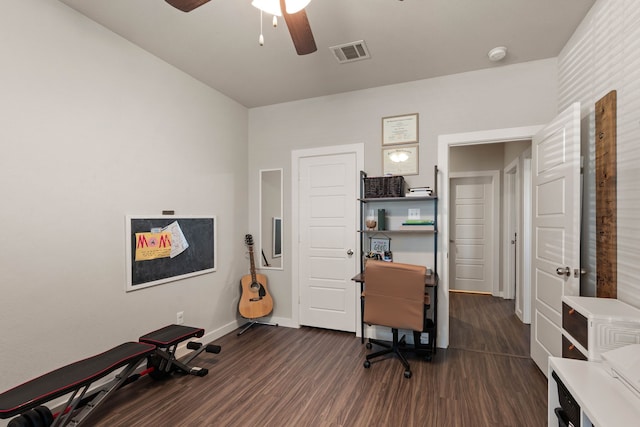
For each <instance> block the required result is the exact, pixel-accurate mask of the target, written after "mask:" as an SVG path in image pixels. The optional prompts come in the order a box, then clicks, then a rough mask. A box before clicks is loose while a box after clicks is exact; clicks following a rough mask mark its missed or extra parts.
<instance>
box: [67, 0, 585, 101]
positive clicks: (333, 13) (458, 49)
mask: <svg viewBox="0 0 640 427" xmlns="http://www.w3.org/2000/svg"><path fill="white" fill-rule="evenodd" d="M60 1H61V2H62V3H66V4H67V5H69V6H71V7H72V8H74V9H76V10H78V11H79V12H80V13H82V14H84V15H86V16H88V17H89V18H91V19H93V20H94V21H97V22H98V23H100V24H102V25H104V26H105V27H107V28H109V29H111V30H112V31H114V32H115V33H117V34H120V35H121V36H122V37H124V38H126V39H128V40H130V41H132V42H133V43H135V44H137V45H139V46H141V47H142V48H143V49H145V50H147V51H149V52H151V53H153V54H154V55H156V56H158V57H160V58H162V59H163V60H165V61H166V62H168V63H170V64H173V65H174V66H175V67H177V68H179V69H181V70H183V71H185V72H186V73H188V74H190V75H191V76H193V77H195V78H196V79H198V80H200V81H202V82H204V83H205V84H207V85H209V86H211V87H213V88H214V89H217V90H218V91H220V92H222V93H224V94H225V95H227V96H229V97H231V98H233V99H235V100H236V101H238V102H239V103H241V104H243V105H245V106H246V107H257V106H263V105H270V104H276V103H280V102H286V101H293V100H297V99H304V98H312V97H317V96H323V95H329V94H335V93H341V92H348V91H353V90H359V89H365V88H371V87H376V86H383V85H389V84H394V83H401V82H407V81H412V80H419V79H425V78H431V77H436V76H442V75H447V74H455V73H461V72H465V71H471V70H478V69H482V68H489V67H496V66H503V65H505V64H514V63H518V62H526V61H532V60H537V59H543V58H550V57H556V56H557V55H558V54H559V53H560V50H561V49H562V47H563V46H564V45H565V44H566V42H567V41H568V39H569V37H570V36H571V34H572V33H573V31H574V30H575V28H576V27H577V25H578V24H579V23H580V21H581V20H582V18H584V16H585V15H586V13H587V12H588V10H589V9H590V8H591V6H592V5H593V3H594V1H595V0H404V1H399V0H312V1H311V4H310V5H309V6H308V7H307V9H306V11H307V16H308V18H309V22H310V24H311V28H312V30H313V34H314V36H315V40H316V44H317V46H318V51H317V52H315V53H312V54H310V55H306V56H298V55H297V54H296V52H295V49H294V47H293V44H292V42H291V39H290V37H289V33H288V31H287V28H286V24H285V22H284V20H283V19H280V21H279V26H278V28H276V29H274V28H273V27H272V26H271V17H270V16H267V15H265V16H264V18H263V22H264V28H263V33H264V37H265V45H264V46H262V47H261V46H259V45H258V35H259V34H260V12H259V11H258V10H257V9H255V8H254V7H252V6H251V0H211V1H210V2H209V3H207V4H205V5H203V6H201V7H199V8H197V9H195V10H193V11H192V12H189V13H184V12H181V11H179V10H177V9H174V8H173V7H171V6H170V5H169V4H168V3H166V2H165V1H164V0H60ZM357 40H364V41H365V43H366V44H367V47H368V49H369V52H370V54H371V59H368V60H363V61H358V62H351V63H346V64H338V62H337V61H336V59H335V58H334V56H333V54H332V53H331V51H330V50H329V49H328V48H329V47H330V46H334V45H338V44H344V43H348V42H352V41H357ZM501 45H504V46H506V47H507V48H508V50H509V51H508V54H507V57H506V58H505V60H503V61H502V62H500V63H497V64H496V63H492V62H490V61H489V59H488V58H487V52H488V51H489V50H490V49H492V48H494V47H496V46H501Z"/></svg>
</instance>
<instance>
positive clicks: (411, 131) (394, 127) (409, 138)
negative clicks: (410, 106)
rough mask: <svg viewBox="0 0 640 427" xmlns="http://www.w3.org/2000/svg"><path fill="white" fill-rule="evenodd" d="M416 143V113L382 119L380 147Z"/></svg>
mask: <svg viewBox="0 0 640 427" xmlns="http://www.w3.org/2000/svg"><path fill="white" fill-rule="evenodd" d="M417 142H418V113H414V114H405V115H403V116H390V117H383V118H382V145H393V144H413V143H417Z"/></svg>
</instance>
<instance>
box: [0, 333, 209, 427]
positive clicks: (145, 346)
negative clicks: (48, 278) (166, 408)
mask: <svg viewBox="0 0 640 427" xmlns="http://www.w3.org/2000/svg"><path fill="white" fill-rule="evenodd" d="M203 335H204V329H200V328H192V327H189V326H182V325H170V326H166V327H164V328H162V329H158V330H157V331H154V332H150V333H148V334H146V335H144V336H142V337H140V342H127V343H124V344H120V345H119V346H117V347H114V348H112V349H111V350H108V351H105V352H104V353H100V354H98V355H95V356H93V357H89V358H87V359H84V360H80V361H78V362H74V363H71V364H69V365H67V366H63V367H62V368H59V369H56V370H55V371H51V372H49V373H47V374H44V375H42V376H40V377H38V378H35V379H33V380H31V381H28V382H26V383H24V384H21V385H19V386H17V387H14V388H12V389H10V390H7V391H5V392H4V393H2V394H0V419H6V418H11V417H16V416H18V415H19V416H18V417H17V418H14V419H13V420H11V421H10V423H9V426H10V427H13V426H16V427H40V426H44V427H48V426H53V427H58V426H66V425H72V426H80V425H82V424H83V423H84V422H85V421H86V419H87V417H88V416H89V414H90V413H91V412H92V411H94V410H95V409H96V408H97V407H98V406H99V405H100V404H101V403H102V402H104V401H105V399H106V398H107V397H108V396H109V395H111V393H113V392H114V391H115V390H117V389H119V388H120V387H122V386H123V385H125V384H128V383H130V382H133V381H135V380H136V379H138V378H139V377H140V376H141V375H142V374H134V371H135V370H136V368H138V366H140V364H141V363H143V362H144V361H145V360H146V361H147V367H148V369H147V370H145V371H144V373H148V374H149V376H151V377H152V378H154V379H159V378H165V377H166V376H168V375H169V374H170V373H171V372H174V371H181V372H184V373H187V374H191V375H197V376H204V375H206V374H207V373H208V370H207V369H204V368H194V367H190V366H188V363H190V362H191V361H192V360H193V359H194V358H195V357H196V356H197V355H199V354H200V353H202V352H203V351H207V352H209V353H219V352H220V347H219V346H217V345H213V344H207V345H203V344H201V343H198V342H189V343H188V344H187V348H189V349H191V350H194V351H193V352H192V353H191V354H190V355H189V356H188V357H187V358H186V359H185V360H183V361H178V360H176V358H175V352H176V349H177V346H178V344H179V343H181V342H183V341H185V340H187V339H189V338H194V337H198V338H199V337H202V336H203ZM119 368H123V369H122V371H121V372H119V373H118V374H117V375H116V376H115V378H114V379H113V380H111V381H110V382H108V383H107V384H105V385H103V386H101V387H99V388H98V389H97V390H91V392H90V393H89V394H87V393H88V392H89V390H90V388H91V385H92V384H94V383H95V382H96V381H98V380H100V379H103V378H104V377H106V376H107V375H109V374H110V373H112V372H114V371H116V370H117V369H119ZM65 395H69V398H68V399H67V402H66V405H65V406H64V407H65V408H66V409H64V410H63V411H61V412H60V413H59V414H57V415H56V416H54V415H53V414H52V413H51V411H50V410H49V409H48V408H47V407H45V406H43V405H44V404H45V403H47V402H49V401H51V400H53V399H55V398H58V397H61V396H65Z"/></svg>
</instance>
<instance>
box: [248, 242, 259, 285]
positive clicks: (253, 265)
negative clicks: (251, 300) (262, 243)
mask: <svg viewBox="0 0 640 427" xmlns="http://www.w3.org/2000/svg"><path fill="white" fill-rule="evenodd" d="M249 260H250V261H251V283H257V282H258V279H257V278H256V263H255V261H254V260H253V246H249Z"/></svg>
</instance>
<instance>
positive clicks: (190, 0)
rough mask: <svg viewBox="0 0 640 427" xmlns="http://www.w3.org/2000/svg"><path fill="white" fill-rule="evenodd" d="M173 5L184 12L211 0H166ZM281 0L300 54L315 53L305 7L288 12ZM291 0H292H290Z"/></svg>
mask: <svg viewBox="0 0 640 427" xmlns="http://www.w3.org/2000/svg"><path fill="white" fill-rule="evenodd" d="M165 1H166V2H167V3H169V4H170V5H171V6H173V7H175V8H176V9H180V10H181V11H183V12H191V11H192V10H193V9H195V8H197V7H200V6H202V5H203V4H205V3H208V2H209V0H165ZM279 1H280V11H281V12H282V16H284V21H285V22H286V23H287V28H288V29H289V34H290V35H291V40H293V45H294V46H295V48H296V52H297V53H298V55H307V54H309V53H313V52H315V51H316V50H318V48H317V47H316V41H315V39H314V38H313V33H312V32H311V26H310V25H309V19H307V13H306V12H305V11H304V9H300V10H299V11H298V12H295V13H287V7H286V5H287V0H279ZM289 1H291V0H289Z"/></svg>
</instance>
